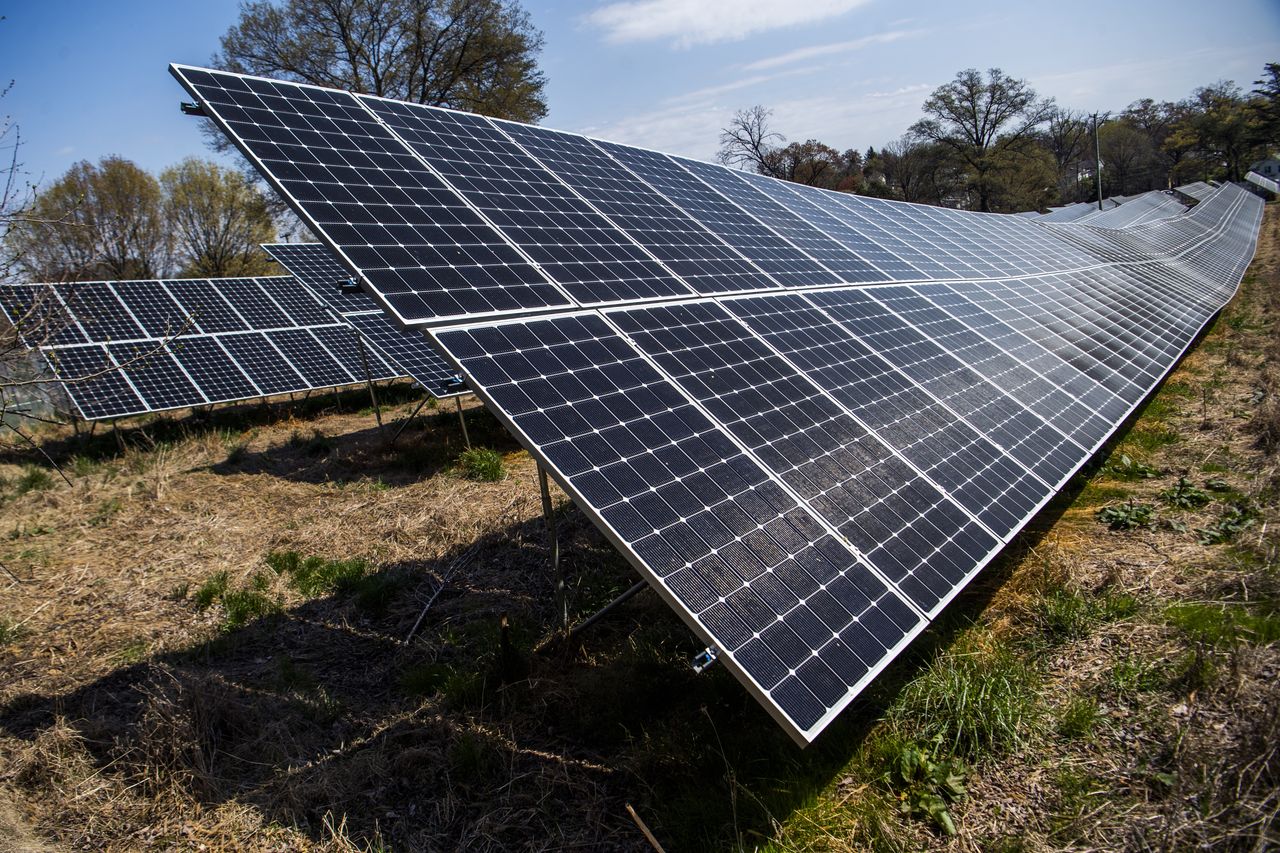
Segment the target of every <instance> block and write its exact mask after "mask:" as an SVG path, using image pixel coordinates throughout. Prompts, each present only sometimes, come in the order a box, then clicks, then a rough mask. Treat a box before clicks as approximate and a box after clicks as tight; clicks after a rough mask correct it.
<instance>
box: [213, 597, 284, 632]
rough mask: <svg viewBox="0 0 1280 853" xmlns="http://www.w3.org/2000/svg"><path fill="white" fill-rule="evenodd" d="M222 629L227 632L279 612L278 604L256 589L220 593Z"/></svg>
mask: <svg viewBox="0 0 1280 853" xmlns="http://www.w3.org/2000/svg"><path fill="white" fill-rule="evenodd" d="M222 609H223V611H225V612H224V614H223V617H222V628H223V630H224V631H229V630H231V629H233V628H239V627H241V626H243V625H245V624H247V623H248V622H249V620H251V619H254V618H257V617H259V616H266V615H268V614H271V613H276V612H278V611H279V610H280V603H279V602H278V601H276V600H275V599H273V598H270V597H268V596H266V595H264V594H263V593H261V592H259V591H258V590H256V589H229V590H227V591H225V592H224V593H222Z"/></svg>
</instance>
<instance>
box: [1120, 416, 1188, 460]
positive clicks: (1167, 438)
mask: <svg viewBox="0 0 1280 853" xmlns="http://www.w3.org/2000/svg"><path fill="white" fill-rule="evenodd" d="M1181 440H1182V436H1181V435H1180V434H1179V433H1178V431H1177V430H1176V429H1171V428H1169V427H1166V426H1163V425H1161V424H1159V423H1154V424H1149V423H1144V422H1139V423H1137V424H1135V425H1134V427H1133V429H1131V430H1129V432H1128V434H1127V435H1126V436H1125V438H1124V441H1125V444H1131V445H1133V446H1134V447H1136V448H1138V449H1139V450H1142V451H1144V452H1146V453H1153V452H1155V451H1157V450H1159V449H1160V448H1162V447H1168V446H1169V445H1171V444H1177V443H1178V442H1179V441H1181Z"/></svg>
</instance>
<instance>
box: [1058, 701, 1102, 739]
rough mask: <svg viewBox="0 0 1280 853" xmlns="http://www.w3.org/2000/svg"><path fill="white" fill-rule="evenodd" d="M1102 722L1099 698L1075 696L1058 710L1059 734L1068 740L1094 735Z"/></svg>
mask: <svg viewBox="0 0 1280 853" xmlns="http://www.w3.org/2000/svg"><path fill="white" fill-rule="evenodd" d="M1101 722H1102V713H1101V711H1099V709H1098V700H1097V699H1094V698H1093V697H1092V696H1075V697H1073V698H1072V699H1071V700H1070V701H1068V702H1067V704H1065V705H1063V706H1062V708H1061V709H1060V710H1059V711H1058V725H1057V729H1058V734H1059V735H1061V736H1062V737H1064V738H1067V739H1068V740H1082V739H1085V738H1089V737H1092V735H1093V733H1094V732H1095V731H1096V730H1097V728H1098V724H1099V723H1101Z"/></svg>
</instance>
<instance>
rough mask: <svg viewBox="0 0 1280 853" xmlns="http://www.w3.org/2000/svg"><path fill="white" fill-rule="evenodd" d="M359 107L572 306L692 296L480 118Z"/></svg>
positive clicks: (371, 104)
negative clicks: (401, 142)
mask: <svg viewBox="0 0 1280 853" xmlns="http://www.w3.org/2000/svg"><path fill="white" fill-rule="evenodd" d="M361 101H362V102H363V103H364V104H365V105H366V106H367V107H368V108H369V109H370V110H372V111H373V112H374V113H375V114H376V115H377V116H378V117H379V118H380V119H382V120H383V121H384V122H386V124H387V126H388V127H390V128H391V129H392V130H393V131H394V132H395V134H396V135H397V136H399V137H400V138H401V139H403V140H404V141H406V142H407V143H408V144H409V146H410V147H411V148H412V149H413V151H414V152H416V153H417V154H418V155H419V156H420V157H422V159H423V160H424V161H425V162H427V163H428V164H429V165H430V166H431V167H432V169H434V170H435V171H436V172H437V173H438V174H439V175H441V176H442V177H443V178H444V180H445V181H446V182H447V183H448V184H449V185H450V186H451V187H452V188H453V189H454V190H455V191H456V192H457V193H458V194H459V195H461V196H462V197H463V198H465V199H466V200H467V201H468V202H470V203H471V204H473V205H474V206H475V207H476V208H477V209H478V210H479V211H480V212H481V213H482V214H484V216H485V217H486V218H487V219H488V221H489V222H491V223H492V224H494V225H495V226H496V227H497V228H498V230H499V231H501V232H502V234H503V235H504V236H506V238H507V239H508V240H510V241H511V242H512V243H513V244H515V245H516V246H518V247H519V248H520V250H521V251H522V252H523V253H524V254H525V255H526V256H528V257H529V258H530V259H532V260H533V261H534V262H535V263H537V264H538V265H539V266H540V267H541V269H542V270H543V271H544V272H545V273H546V274H547V275H548V276H550V278H551V279H552V280H553V281H556V282H558V283H559V284H560V285H561V286H563V287H564V289H565V291H566V292H567V293H568V294H569V295H570V296H571V297H572V298H573V299H574V300H575V301H576V302H578V303H579V304H582V305H595V304H601V303H609V302H619V301H631V300H637V299H646V298H653V297H659V296H674V295H689V294H690V293H692V291H691V290H690V289H689V288H688V287H687V286H686V285H685V284H684V283H683V282H682V281H680V280H679V279H677V278H676V277H675V276H673V275H672V274H671V273H670V272H669V271H668V270H666V269H664V268H663V267H662V265H661V264H659V263H658V262H657V260H656V259H655V258H654V257H653V256H652V255H650V254H649V253H648V252H647V251H646V250H645V249H644V248H642V247H641V246H639V245H638V244H636V243H635V242H634V241H632V240H631V238H630V237H628V236H627V235H626V234H624V233H623V232H622V231H620V230H618V228H616V227H615V226H614V225H613V224H612V223H611V222H609V221H608V220H607V219H605V217H603V216H602V215H601V214H600V213H599V212H598V211H596V210H594V209H593V208H592V207H591V206H590V205H589V204H588V203H587V202H586V201H584V200H583V199H582V198H581V197H580V196H578V195H577V194H576V193H575V192H574V191H573V190H572V189H571V188H570V187H569V186H568V185H567V184H565V183H564V182H562V181H561V180H559V179H558V178H557V177H556V176H555V175H553V174H552V173H551V172H549V171H547V170H546V169H545V168H544V167H543V166H542V165H541V164H540V163H538V162H537V161H536V160H535V159H533V158H532V157H530V156H529V155H528V154H527V153H525V152H524V150H522V149H521V148H520V147H519V146H518V145H516V144H515V143H514V142H512V141H511V139H510V138H508V137H507V135H506V134H504V133H503V132H502V131H500V130H499V129H498V128H497V127H495V126H494V125H493V124H492V123H491V122H490V121H489V120H488V119H485V118H483V117H480V116H473V115H469V114H466V113H455V112H446V111H444V110H436V109H430V108H427V107H422V106H418V105H414V104H405V103H399V102H396V101H386V100H381V99H377V98H368V97H362V98H361Z"/></svg>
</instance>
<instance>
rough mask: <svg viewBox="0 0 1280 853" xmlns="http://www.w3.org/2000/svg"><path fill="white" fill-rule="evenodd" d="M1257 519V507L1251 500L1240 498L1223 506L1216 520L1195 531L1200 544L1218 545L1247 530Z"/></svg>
mask: <svg viewBox="0 0 1280 853" xmlns="http://www.w3.org/2000/svg"><path fill="white" fill-rule="evenodd" d="M1257 520H1258V508H1257V507H1256V506H1254V504H1253V502H1252V501H1250V500H1248V499H1247V498H1242V499H1239V500H1236V501H1233V502H1231V503H1229V504H1227V505H1226V506H1224V507H1223V508H1222V515H1221V516H1219V517H1218V520H1217V521H1215V522H1213V523H1212V524H1210V525H1209V526H1207V527H1203V528H1201V529H1200V530H1198V531H1196V532H1197V533H1199V534H1200V544H1201V545H1220V544H1222V543H1223V542H1230V541H1231V540H1232V539H1234V538H1236V535H1237V534H1239V533H1242V532H1244V531H1245V530H1248V529H1249V528H1250V527H1252V526H1253V525H1254V524H1255V523H1256V522H1257Z"/></svg>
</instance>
